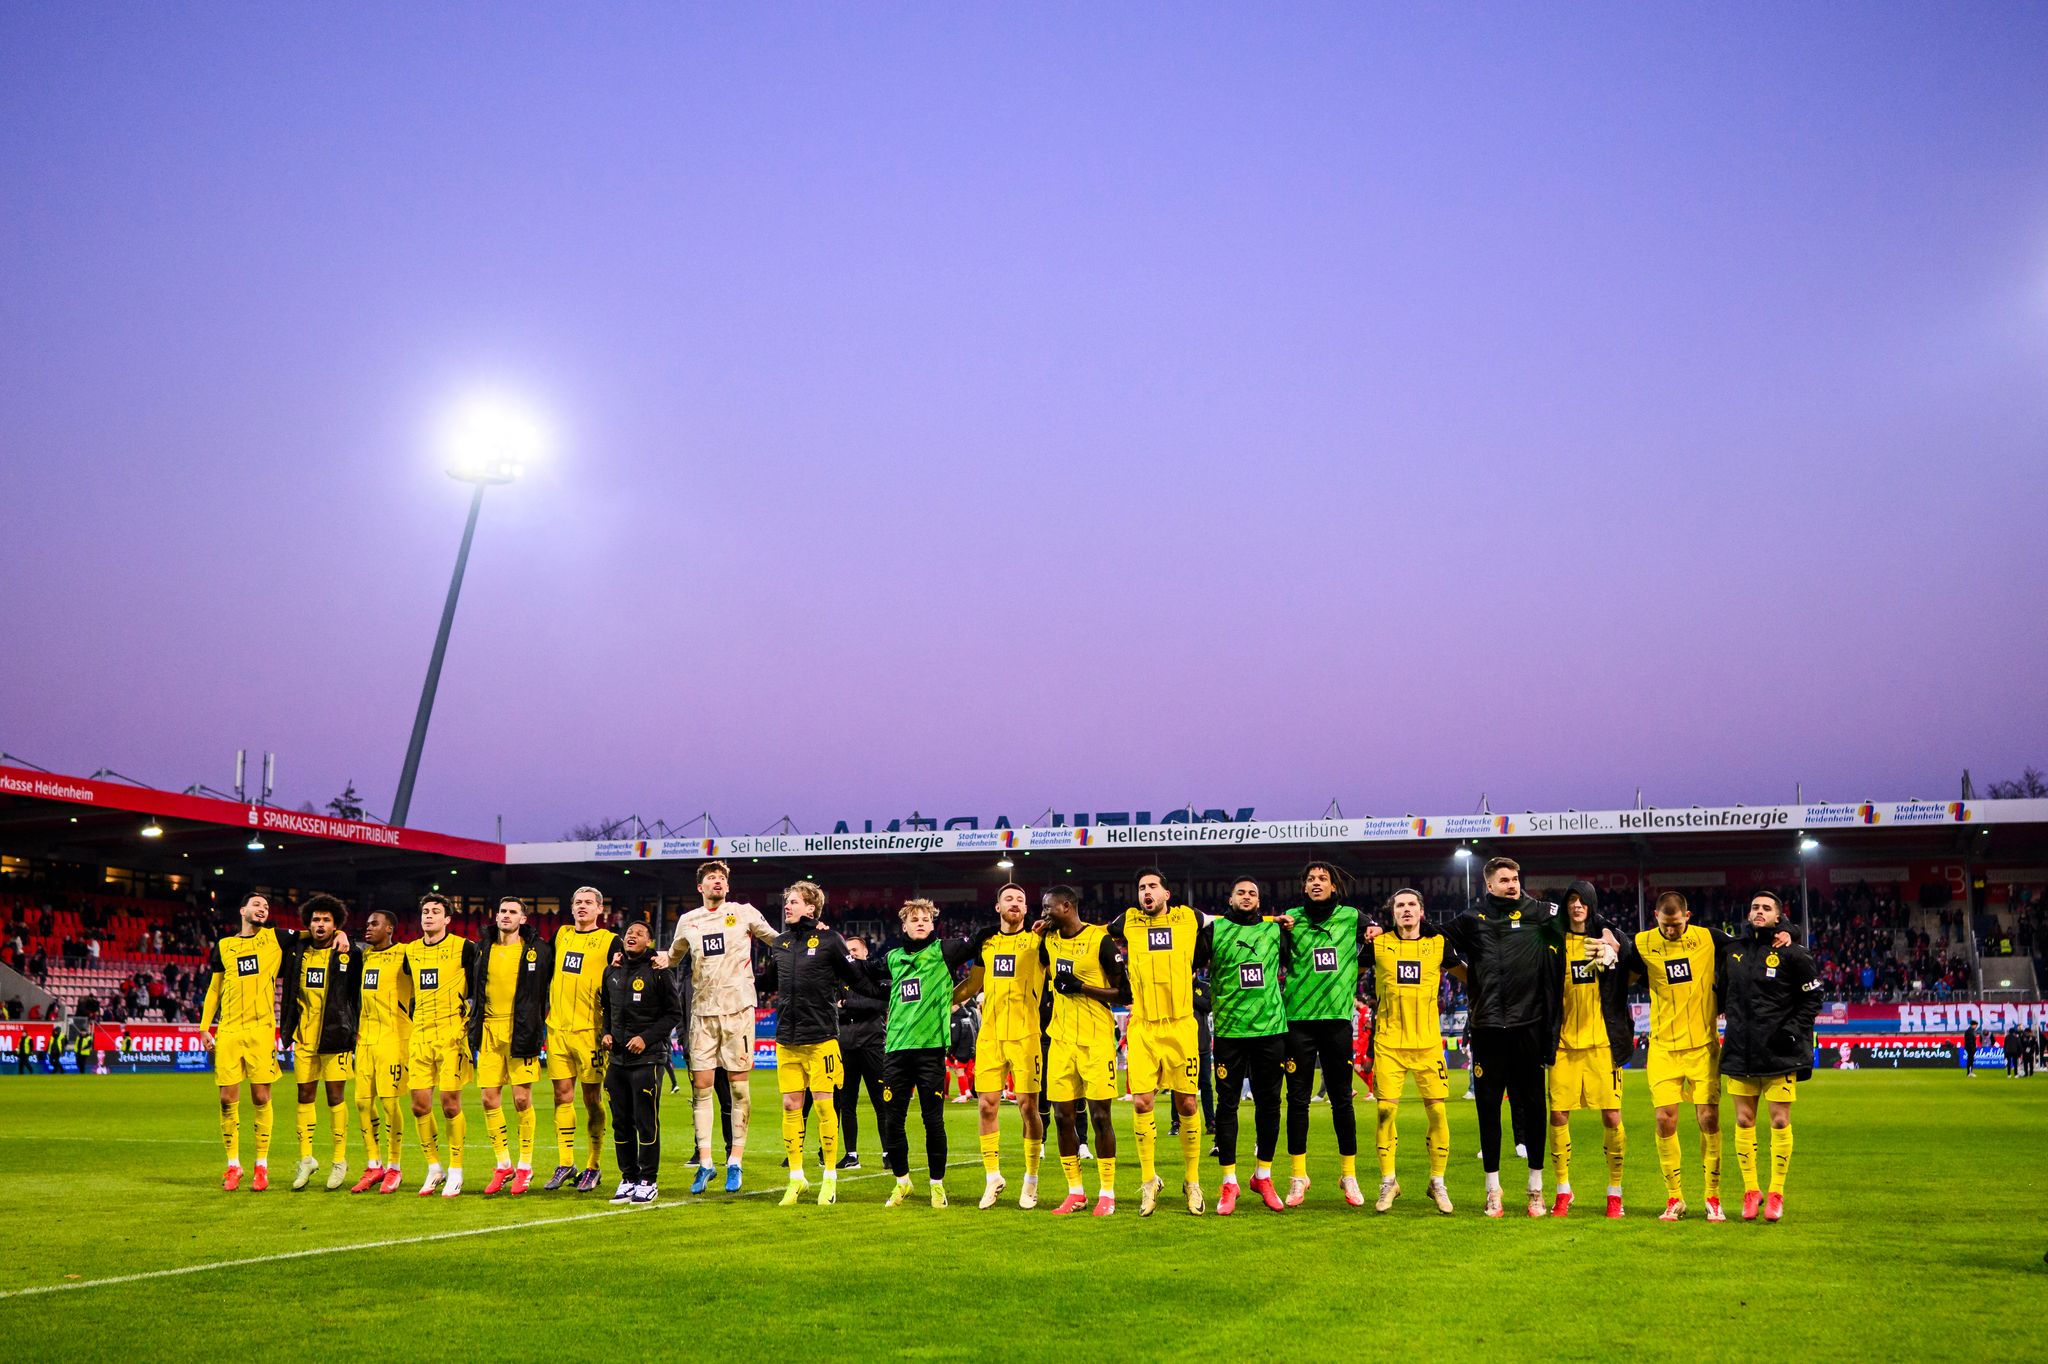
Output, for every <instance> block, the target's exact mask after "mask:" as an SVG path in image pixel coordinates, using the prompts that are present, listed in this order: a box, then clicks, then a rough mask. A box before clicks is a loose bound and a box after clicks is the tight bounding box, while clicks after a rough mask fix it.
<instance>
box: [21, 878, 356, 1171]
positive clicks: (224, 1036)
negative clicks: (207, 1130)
mask: <svg viewBox="0 0 2048 1364" xmlns="http://www.w3.org/2000/svg"><path fill="white" fill-rule="evenodd" d="M238 913H239V915H240V918H241V928H240V929H239V930H238V931H237V932H236V933H234V934H233V935H231V936H229V937H225V938H222V939H220V940H219V941H218V942H216V943H214V945H213V951H212V952H211V953H209V954H208V956H207V962H206V967H207V972H208V980H207V983H206V1002H205V1003H204V1004H202V1005H200V1008H199V1022H200V1024H201V1025H202V1027H203V1028H204V1030H205V1031H204V1033H203V1034H202V1035H203V1037H204V1039H205V1043H206V1045H207V1046H208V1047H209V1048H211V1049H212V1050H213V1053H214V1061H213V1066H214V1077H213V1078H214V1083H215V1084H216V1085H217V1086H219V1089H220V1135H221V1142H222V1144H223V1145H225V1146H226V1147H227V1156H228V1162H227V1172H226V1173H225V1174H224V1175H222V1176H221V1182H220V1186H221V1188H222V1189H225V1190H227V1191H228V1192H230V1193H232V1192H234V1191H235V1190H236V1189H238V1188H240V1187H241V1186H242V1145H241V1141H242V1137H241V1125H242V1121H241V1120H242V1081H243V1080H245V1079H246V1080H247V1081H248V1082H249V1100H250V1103H251V1104H252V1105H253V1106H254V1107H255V1110H256V1113H255V1136H256V1161H255V1169H254V1170H253V1172H252V1173H251V1175H250V1179H249V1188H250V1190H251V1191H252V1192H255V1193H262V1192H263V1191H264V1190H266V1189H268V1188H269V1187H270V1124H271V1109H270V1086H271V1084H272V1083H273V1082H274V1081H276V1079H277V1077H278V1074H279V1071H278V1065H277V1012H276V1003H275V1001H276V996H277V978H278V972H279V971H280V970H281V969H282V968H283V966H284V944H286V943H289V942H292V941H295V940H296V939H297V937H298V934H297V933H296V932H294V931H293V930H291V929H288V928H285V929H277V928H272V927H270V897H269V896H267V895H264V894H262V893H261V892H260V891H252V892H250V893H249V894H247V895H244V896H243V897H242V904H241V908H240V909H239V911H238ZM335 943H336V945H337V946H339V947H341V948H344V949H346V947H347V945H348V935H347V934H346V933H339V932H338V933H337V934H336V935H335ZM22 1045H23V1047H24V1049H25V1050H24V1056H33V1054H34V1052H33V1048H32V1046H31V1042H30V1038H29V1036H28V1034H27V1033H23V1034H22Z"/></svg>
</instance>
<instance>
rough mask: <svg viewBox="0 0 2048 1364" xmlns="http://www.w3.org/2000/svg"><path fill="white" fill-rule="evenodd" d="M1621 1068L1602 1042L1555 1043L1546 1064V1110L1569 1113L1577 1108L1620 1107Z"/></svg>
mask: <svg viewBox="0 0 2048 1364" xmlns="http://www.w3.org/2000/svg"><path fill="white" fill-rule="evenodd" d="M1620 1107H1621V1072H1620V1071H1618V1070H1616V1069H1615V1068H1614V1053H1613V1052H1612V1051H1610V1050H1608V1049H1607V1048H1606V1047H1604V1046H1599V1047H1559V1048H1558V1049H1557V1061H1556V1062H1555V1063H1554V1064H1553V1065H1552V1066H1551V1067H1550V1111H1551V1112H1553V1113H1572V1112H1576V1111H1577V1110H1579V1109H1581V1108H1599V1109H1608V1108H1617V1109H1618V1108H1620Z"/></svg>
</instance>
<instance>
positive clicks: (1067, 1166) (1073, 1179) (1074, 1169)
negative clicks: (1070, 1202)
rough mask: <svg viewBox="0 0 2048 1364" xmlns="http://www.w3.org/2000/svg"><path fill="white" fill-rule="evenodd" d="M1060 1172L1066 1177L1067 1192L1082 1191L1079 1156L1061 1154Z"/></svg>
mask: <svg viewBox="0 0 2048 1364" xmlns="http://www.w3.org/2000/svg"><path fill="white" fill-rule="evenodd" d="M1060 1172H1061V1173H1062V1174H1064V1175H1066V1177H1067V1192H1068V1193H1081V1192H1083V1190H1082V1187H1081V1158H1080V1157H1079V1156H1061V1157H1060Z"/></svg>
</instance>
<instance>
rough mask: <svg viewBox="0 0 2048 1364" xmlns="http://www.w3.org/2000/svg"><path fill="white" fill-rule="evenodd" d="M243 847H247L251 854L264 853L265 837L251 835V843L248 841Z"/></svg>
mask: <svg viewBox="0 0 2048 1364" xmlns="http://www.w3.org/2000/svg"><path fill="white" fill-rule="evenodd" d="M242 846H243V847H245V848H247V849H248V850H249V851H250V852H262V851H263V835H261V834H250V835H249V841H248V842H247V843H244V844H243V845H242Z"/></svg>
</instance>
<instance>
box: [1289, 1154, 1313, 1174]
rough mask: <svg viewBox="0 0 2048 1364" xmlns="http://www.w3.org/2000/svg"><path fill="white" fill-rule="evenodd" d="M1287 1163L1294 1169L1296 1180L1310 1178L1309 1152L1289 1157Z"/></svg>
mask: <svg viewBox="0 0 2048 1364" xmlns="http://www.w3.org/2000/svg"><path fill="white" fill-rule="evenodd" d="M1287 1161H1288V1164H1290V1165H1291V1166H1293V1167H1294V1177H1295V1178H1296V1179H1307V1178H1308V1152H1306V1151H1303V1152H1302V1153H1301V1154H1300V1155H1298V1156H1289V1157H1288V1158H1287Z"/></svg>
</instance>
